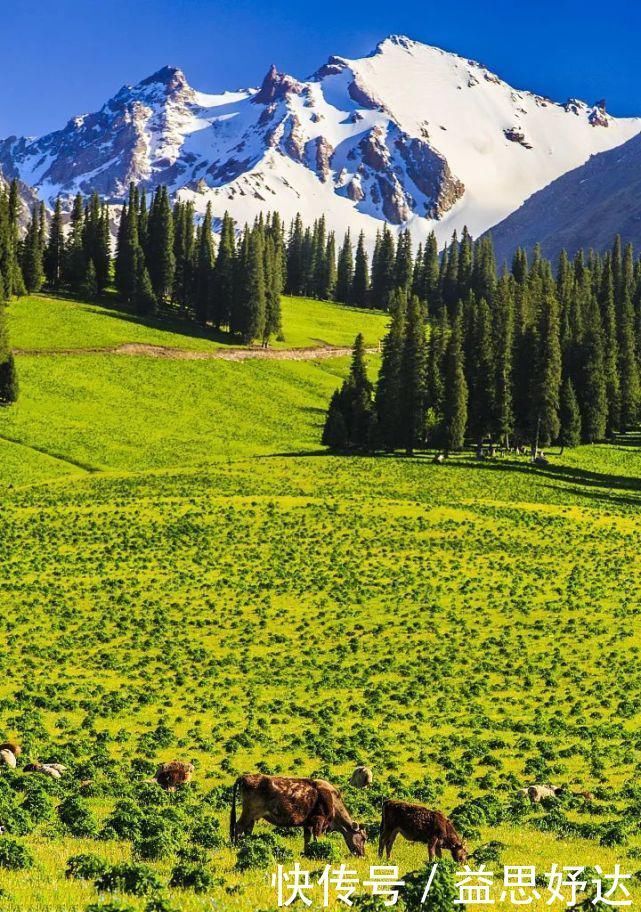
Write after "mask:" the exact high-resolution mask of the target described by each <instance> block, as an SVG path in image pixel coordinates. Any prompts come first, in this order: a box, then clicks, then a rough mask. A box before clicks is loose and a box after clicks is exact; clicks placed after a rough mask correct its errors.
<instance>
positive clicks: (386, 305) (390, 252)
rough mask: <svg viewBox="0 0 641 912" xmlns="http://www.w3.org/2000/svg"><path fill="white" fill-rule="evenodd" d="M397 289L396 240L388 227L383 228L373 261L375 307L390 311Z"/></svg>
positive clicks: (373, 297)
mask: <svg viewBox="0 0 641 912" xmlns="http://www.w3.org/2000/svg"><path fill="white" fill-rule="evenodd" d="M395 287H396V251H395V247H394V238H393V236H392V232H391V231H390V229H389V228H388V226H387V225H385V226H384V227H383V233H382V234H381V239H380V245H379V250H378V253H377V255H376V257H375V258H374V260H373V261H372V301H373V303H374V307H378V308H379V309H380V310H389V309H390V304H391V296H392V292H393V291H394V289H395Z"/></svg>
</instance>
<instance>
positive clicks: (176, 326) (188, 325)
mask: <svg viewBox="0 0 641 912" xmlns="http://www.w3.org/2000/svg"><path fill="white" fill-rule="evenodd" d="M47 297H51V298H55V299H57V300H60V301H73V302H74V304H76V305H77V306H78V307H79V308H81V309H82V310H85V311H88V312H90V313H91V314H92V315H93V316H101V315H102V316H104V317H108V318H109V319H110V320H114V319H116V320H123V321H125V322H126V323H134V324H136V325H137V326H146V327H147V328H148V329H157V330H161V331H162V332H170V333H173V334H174V335H178V336H185V337H188V338H191V339H204V340H206V341H208V342H217V343H219V344H220V345H229V346H232V347H235V348H238V346H240V345H243V342H242V339H241V338H240V337H239V336H235V335H232V334H231V333H226V332H222V330H216V329H214V328H213V327H211V326H208V327H204V326H200V325H199V324H198V323H196V322H194V321H193V320H190V319H188V318H187V317H183V316H181V315H180V314H177V313H169V312H162V313H159V314H153V315H152V314H150V315H148V316H145V315H144V314H138V313H135V312H134V311H132V310H128V309H127V308H126V307H124V306H123V305H122V304H121V303H120V302H119V301H118V299H117V298H116V297H115V296H114V295H110V294H108V295H105V296H103V297H100V298H96V300H95V301H84V300H81V299H80V298H74V297H71V296H70V295H61V294H51V293H49V294H48V295H47Z"/></svg>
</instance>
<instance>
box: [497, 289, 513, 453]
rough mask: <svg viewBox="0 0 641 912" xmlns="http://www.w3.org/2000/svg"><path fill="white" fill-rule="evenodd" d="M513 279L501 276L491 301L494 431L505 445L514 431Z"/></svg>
mask: <svg viewBox="0 0 641 912" xmlns="http://www.w3.org/2000/svg"><path fill="white" fill-rule="evenodd" d="M514 284H515V283H514V279H513V278H512V276H510V275H509V274H505V275H503V276H501V278H500V279H499V282H498V284H497V286H496V291H495V293H494V300H493V312H494V355H495V393H494V402H495V404H494V415H493V419H494V432H495V433H496V434H497V435H498V437H499V439H500V440H503V441H505V445H506V446H509V439H510V435H511V434H512V433H513V431H514V404H513V395H512V389H513V386H512V357H513V353H514Z"/></svg>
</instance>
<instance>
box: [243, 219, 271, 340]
mask: <svg viewBox="0 0 641 912" xmlns="http://www.w3.org/2000/svg"><path fill="white" fill-rule="evenodd" d="M265 306H266V297H265V263H264V255H263V236H262V232H261V231H260V229H259V228H258V227H255V228H253V229H252V231H250V232H249V246H248V250H247V268H246V272H245V276H244V282H243V287H242V294H241V310H240V321H239V327H238V329H239V331H240V334H241V336H242V338H243V341H244V342H246V343H249V342H253V341H254V339H261V338H262V337H263V333H264V330H265Z"/></svg>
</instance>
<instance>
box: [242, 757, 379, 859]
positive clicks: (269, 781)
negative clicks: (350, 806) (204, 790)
mask: <svg viewBox="0 0 641 912" xmlns="http://www.w3.org/2000/svg"><path fill="white" fill-rule="evenodd" d="M238 792H240V797H241V801H242V812H241V815H240V818H239V820H238V822H236V795H237V793H238ZM261 819H264V820H267V822H268V823H272V824H273V825H274V826H283V827H302V828H303V837H304V843H305V849H307V847H308V845H309V842H310V840H311V838H312V836H313V837H314V839H317V838H318V837H319V836H322V835H323V834H324V833H327V832H332V831H335V832H338V833H340V834H341V835H342V837H343V839H344V840H345V843H346V845H347V848H348V849H349V850H350V852H351V853H352V855H358V856H360V857H362V856H363V855H364V854H365V840H366V839H367V834H366V832H365V830H364V829H363V828H362V827H359V825H358V824H357V823H354V821H353V820H352V818H351V817H350V815H349V813H348V811H347V808H346V807H345V805H344V804H343V800H342V798H341V795H340V792H339V791H338V789H336V788H335V787H334V786H333V785H331V783H329V782H326V780H325V779H295V778H291V777H285V776H263V775H261V774H260V773H254V774H250V775H245V776H240V777H239V778H238V779H237V780H236V782H235V783H234V789H233V793H232V805H231V815H230V819H229V835H230V838H231V840H232V842H236V841H237V840H238V837H239V836H244V835H246V834H249V833H251V832H252V830H253V829H254V824H255V822H256V821H257V820H261Z"/></svg>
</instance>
